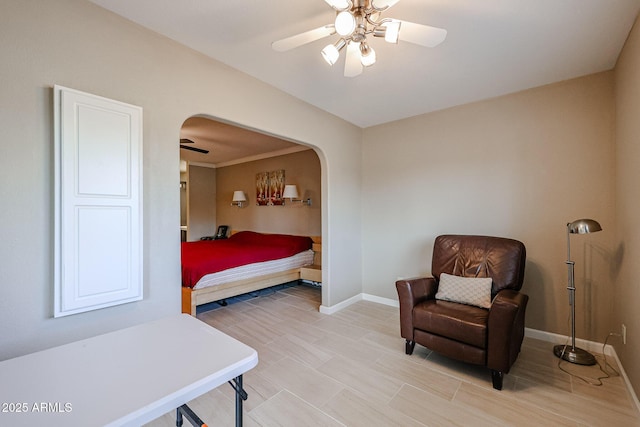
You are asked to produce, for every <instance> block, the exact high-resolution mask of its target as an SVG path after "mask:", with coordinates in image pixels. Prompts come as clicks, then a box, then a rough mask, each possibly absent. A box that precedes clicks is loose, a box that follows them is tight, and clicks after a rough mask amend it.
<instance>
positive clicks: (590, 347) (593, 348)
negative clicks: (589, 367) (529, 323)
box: [524, 328, 640, 411]
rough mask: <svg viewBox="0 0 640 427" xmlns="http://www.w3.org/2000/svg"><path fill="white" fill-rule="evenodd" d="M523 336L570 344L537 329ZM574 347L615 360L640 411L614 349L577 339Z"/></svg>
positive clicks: (563, 337)
mask: <svg viewBox="0 0 640 427" xmlns="http://www.w3.org/2000/svg"><path fill="white" fill-rule="evenodd" d="M524 336H525V337H529V338H535V339H538V340H541V341H547V342H550V343H553V344H571V341H570V340H571V338H570V337H567V336H565V335H559V334H554V333H551V332H545V331H540V330H537V329H531V328H524ZM576 347H579V348H583V349H585V350H587V351H588V352H590V353H596V354H602V353H603V351H604V354H605V355H607V356H611V357H613V358H614V359H615V360H616V363H617V364H618V368H619V369H620V376H621V377H622V378H623V380H624V383H625V385H626V386H627V390H628V391H629V394H630V395H631V398H632V399H633V402H634V403H635V404H636V408H637V409H638V411H640V400H638V395H637V394H636V392H635V390H634V389H633V387H632V386H631V382H630V381H629V377H628V376H627V373H626V372H625V370H624V366H622V363H621V362H620V359H619V358H618V354H617V353H616V349H615V348H614V347H613V346H612V345H610V344H607V345H606V346H604V350H603V344H602V343H597V342H594V341H588V340H583V339H579V338H576ZM550 351H551V350H550Z"/></svg>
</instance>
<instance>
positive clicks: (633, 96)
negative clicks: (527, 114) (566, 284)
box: [611, 19, 640, 393]
mask: <svg viewBox="0 0 640 427" xmlns="http://www.w3.org/2000/svg"><path fill="white" fill-rule="evenodd" d="M615 76H616V79H615V84H616V125H617V126H616V148H617V149H616V161H617V181H616V183H617V188H616V191H617V194H616V195H617V197H616V202H617V209H616V212H617V217H616V220H617V225H618V227H617V231H618V232H617V236H616V237H617V238H616V247H615V249H616V252H615V256H614V257H613V259H612V267H613V268H612V274H613V275H614V279H615V283H616V286H615V288H613V289H611V292H612V294H613V295H615V299H614V310H613V313H614V317H613V325H614V330H615V331H616V332H620V325H621V324H623V323H624V324H625V325H626V326H627V344H626V345H623V344H621V343H620V341H619V340H615V339H614V340H612V342H613V343H616V345H615V347H616V350H617V353H618V355H619V356H620V359H621V361H622V364H623V366H624V368H625V371H626V373H627V376H628V377H629V379H630V381H631V383H632V384H633V386H634V388H635V390H636V393H638V392H640V365H639V364H638V361H639V360H640V313H639V312H638V303H639V302H640V284H639V283H640V282H639V281H638V278H639V277H640V262H638V260H640V227H639V226H638V218H639V217H640V214H639V213H640V19H639V20H636V24H635V26H634V28H633V31H632V32H631V34H630V35H629V38H628V39H627V43H626V45H625V47H624V49H623V51H622V54H621V56H620V58H619V60H618V64H617V65H616V73H615Z"/></svg>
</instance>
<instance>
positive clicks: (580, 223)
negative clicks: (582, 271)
mask: <svg viewBox="0 0 640 427" xmlns="http://www.w3.org/2000/svg"><path fill="white" fill-rule="evenodd" d="M600 230H602V227H600V224H598V222H597V221H594V220H592V219H578V220H575V221H573V222H570V223H568V224H567V261H566V264H567V270H568V275H569V284H568V285H567V289H568V290H569V305H570V306H571V347H569V345H568V344H563V345H556V346H554V347H553V353H554V354H555V355H556V356H558V357H559V358H561V359H563V360H566V361H567V362H571V363H577V364H579V365H595V364H596V358H595V357H594V356H593V354H591V353H589V352H588V351H586V350H583V349H581V348H578V347H576V284H575V279H574V276H573V267H574V264H575V262H573V261H571V240H570V236H571V234H588V233H595V232H596V231H600Z"/></svg>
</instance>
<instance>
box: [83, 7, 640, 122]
mask: <svg viewBox="0 0 640 427" xmlns="http://www.w3.org/2000/svg"><path fill="white" fill-rule="evenodd" d="M91 1H92V2H93V3H96V4H98V5H100V6H102V7H105V8H107V9H109V10H111V11H113V12H115V13H117V14H120V15H122V16H124V17H126V18H128V19H130V20H132V21H134V22H137V23H139V24H141V25H143V26H145V27H148V28H150V29H152V30H154V31H156V32H158V33H161V34H164V35H166V36H167V37H169V38H171V39H173V40H176V41H178V42H180V43H182V44H185V45H187V46H189V47H191V48H193V49H195V50H198V51H200V52H202V53H204V54H205V55H208V56H210V57H212V58H215V59H217V60H219V61H221V62H223V63H225V64H228V65H230V66H231V67H234V68H236V69H238V70H240V71H243V72H245V73H247V74H249V75H251V76H253V77H255V78H257V79H260V80H262V81H264V82H266V83H268V84H270V85H272V86H275V87H277V88H279V89H281V90H283V91H285V92H287V93H289V94H291V95H293V96H295V97H297V98H300V99H302V100H304V101H306V102H308V103H310V104H313V105H315V106H317V107H319V108H321V109H323V110H326V111H328V112H330V113H332V114H335V115H337V116H340V117H342V118H344V119H345V120H347V121H349V122H351V123H353V124H355V125H357V126H360V127H369V126H373V125H376V124H380V123H385V122H389V121H393V120H397V119H402V118H405V117H410V116H414V115H418V114H423V113H426V112H430V111H434V110H440V109H443V108H447V107H452V106H455V105H460V104H465V103H468V102H472V101H477V100H481V99H486V98H491V97H495V96H499V95H503V94H507V93H511V92H516V91H519V90H523V89H527V88H531V87H535V86H540V85H544V84H548V83H553V82H557V81H561V80H566V79H570V78H574V77H578V76H582V75H587V74H591V73H595V72H599V71H604V70H609V69H611V68H613V67H614V65H615V62H616V59H617V58H618V55H619V53H620V50H621V48H622V46H623V44H624V42H625V39H626V37H627V35H628V33H629V31H630V29H631V26H632V25H633V22H634V20H635V18H636V16H637V14H638V10H639V9H640V0H400V2H399V3H398V4H396V5H395V6H393V7H392V8H391V9H389V10H388V11H387V12H385V14H384V16H385V17H393V18H396V19H402V20H406V21H412V22H416V23H420V24H426V25H431V26H435V27H440V28H444V29H446V30H447V31H448V35H447V38H446V40H445V41H444V42H443V43H442V44H441V45H439V46H437V47H435V48H425V47H420V46H417V45H413V44H409V43H406V42H402V41H401V42H400V43H399V44H397V45H391V44H388V43H385V42H384V40H383V39H377V38H376V39H373V40H371V41H370V44H371V45H372V46H373V47H374V48H375V49H376V52H377V57H378V61H377V63H376V64H375V65H373V66H372V67H369V68H367V69H365V70H364V72H363V74H362V75H360V76H358V77H354V78H348V77H344V76H343V66H344V55H342V56H343V58H342V59H341V61H339V62H338V63H336V64H335V65H334V66H333V67H329V66H328V65H327V64H326V63H325V62H324V61H323V60H322V58H321V56H320V50H321V49H322V48H323V47H324V46H325V45H326V44H328V43H333V42H335V41H336V40H337V37H336V36H335V35H334V36H330V37H327V38H325V39H322V40H319V41H316V42H313V43H311V44H308V45H304V46H302V47H299V48H296V49H294V50H291V51H288V52H275V51H273V50H272V49H271V42H273V41H275V40H279V39H281V38H284V37H287V36H290V35H294V34H297V33H300V32H303V31H306V30H310V29H313V28H317V27H320V26H322V25H325V24H328V23H332V22H333V19H334V16H335V13H334V12H333V11H332V9H331V8H330V7H329V6H328V5H327V3H325V1H323V0H274V1H265V0H226V1H223V0H91Z"/></svg>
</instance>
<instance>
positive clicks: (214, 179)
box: [180, 116, 322, 311]
mask: <svg viewBox="0 0 640 427" xmlns="http://www.w3.org/2000/svg"><path fill="white" fill-rule="evenodd" d="M265 177H266V179H267V180H269V178H271V180H273V181H275V182H276V183H277V185H275V186H273V185H268V186H267V187H268V188H269V192H270V194H269V196H270V197H271V198H270V199H267V200H266V201H265V197H264V194H261V192H262V191H263V190H262V189H261V188H263V187H261V185H262V184H261V181H262V180H263V179H264V178H265ZM272 184H273V183H272ZM285 186H295V189H296V192H297V195H294V197H293V198H291V197H287V198H284V197H283V196H290V194H282V193H283V190H284V188H285ZM290 188H293V187H290ZM321 194H322V192H321V162H320V159H319V157H318V154H317V153H316V151H315V150H314V149H313V148H311V147H309V146H305V145H303V144H300V143H297V142H292V141H289V140H285V139H282V138H278V137H275V136H271V135H267V134H264V133H261V132H257V131H254V130H250V129H246V128H243V127H240V126H237V125H235V124H231V123H225V122H222V121H220V120H217V119H213V118H211V117H205V116H193V117H190V118H188V119H187V120H185V122H184V123H183V126H182V128H181V130H180V204H181V209H180V220H181V223H180V226H181V236H182V240H183V241H184V242H198V241H201V240H207V239H215V237H216V234H217V231H218V229H219V227H220V226H228V232H227V234H226V235H225V236H224V237H229V236H230V235H231V233H236V232H239V231H252V232H258V233H265V234H288V235H296V236H309V237H311V238H312V239H313V249H314V252H315V257H314V260H313V264H312V265H311V266H308V267H305V268H304V269H301V272H302V279H305V282H306V283H309V284H313V285H319V284H320V282H321V280H322V273H321V267H320V265H321V237H320V236H321V234H322V199H321ZM239 195H241V197H239ZM238 198H243V199H245V200H242V201H239V200H234V199H238ZM183 294H184V289H183ZM183 300H184V298H183ZM183 304H184V301H183ZM203 308H204V307H203ZM198 311H200V308H199V309H198Z"/></svg>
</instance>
